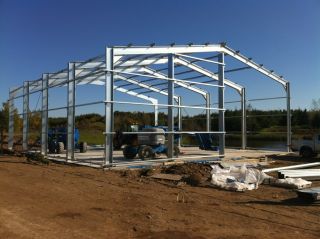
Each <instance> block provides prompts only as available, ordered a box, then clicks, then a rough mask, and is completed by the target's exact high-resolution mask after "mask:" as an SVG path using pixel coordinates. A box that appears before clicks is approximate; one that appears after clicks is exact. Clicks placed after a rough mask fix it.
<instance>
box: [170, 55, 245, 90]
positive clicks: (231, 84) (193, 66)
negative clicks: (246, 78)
mask: <svg viewBox="0 0 320 239" xmlns="http://www.w3.org/2000/svg"><path fill="white" fill-rule="evenodd" d="M175 63H177V64H180V65H183V66H185V67H188V68H190V69H192V70H194V71H196V72H198V73H200V74H202V75H204V76H207V77H209V78H211V79H213V80H216V81H218V80H219V76H218V75H216V74H215V73H213V72H211V71H209V70H207V69H204V68H202V67H200V66H198V65H197V64H194V63H192V62H190V61H187V60H186V59H182V58H175ZM224 83H225V84H226V85H227V86H229V87H231V88H233V89H235V90H236V91H237V92H238V93H239V94H240V93H241V89H242V88H243V86H241V85H238V84H236V83H234V82H232V81H230V80H228V79H224Z"/></svg>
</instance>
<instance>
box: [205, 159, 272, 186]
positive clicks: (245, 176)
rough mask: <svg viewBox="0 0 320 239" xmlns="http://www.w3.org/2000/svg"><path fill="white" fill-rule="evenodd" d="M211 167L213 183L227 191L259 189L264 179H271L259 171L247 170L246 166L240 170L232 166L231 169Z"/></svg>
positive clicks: (217, 166)
mask: <svg viewBox="0 0 320 239" xmlns="http://www.w3.org/2000/svg"><path fill="white" fill-rule="evenodd" d="M211 167H212V170H211V175H212V177H211V183H212V184H213V185H215V186H217V187H220V188H223V189H226V190H232V191H246V190H253V189H257V188H258V186H259V184H261V183H262V182H263V181H264V179H266V178H270V176H268V175H267V174H265V173H263V172H261V171H260V170H258V169H255V168H247V167H246V165H245V164H243V165H242V167H240V168H237V167H233V166H231V167H230V168H229V169H222V168H220V166H219V165H211Z"/></svg>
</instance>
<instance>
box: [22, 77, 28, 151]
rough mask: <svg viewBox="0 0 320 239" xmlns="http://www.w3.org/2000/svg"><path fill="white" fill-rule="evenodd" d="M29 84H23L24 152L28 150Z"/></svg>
mask: <svg viewBox="0 0 320 239" xmlns="http://www.w3.org/2000/svg"><path fill="white" fill-rule="evenodd" d="M28 128H29V82H28V81H25V82H24V83H23V129H22V150H28V131H29V129H28Z"/></svg>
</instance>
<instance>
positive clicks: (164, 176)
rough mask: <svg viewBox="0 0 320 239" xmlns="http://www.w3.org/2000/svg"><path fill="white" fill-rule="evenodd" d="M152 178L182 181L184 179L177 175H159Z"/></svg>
mask: <svg viewBox="0 0 320 239" xmlns="http://www.w3.org/2000/svg"><path fill="white" fill-rule="evenodd" d="M151 178H156V179H164V180H170V181H180V180H181V179H182V176H181V175H177V174H167V173H157V174H154V175H152V176H151Z"/></svg>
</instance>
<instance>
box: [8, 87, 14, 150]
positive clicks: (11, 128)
mask: <svg viewBox="0 0 320 239" xmlns="http://www.w3.org/2000/svg"><path fill="white" fill-rule="evenodd" d="M13 135H14V93H13V92H11V91H10V92H9V130H8V149H9V150H12V149H13Z"/></svg>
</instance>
